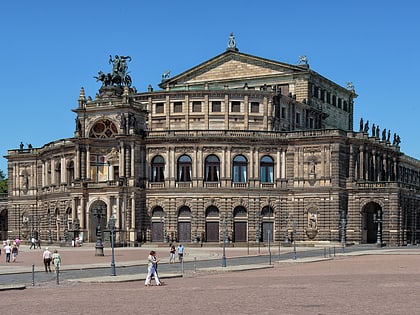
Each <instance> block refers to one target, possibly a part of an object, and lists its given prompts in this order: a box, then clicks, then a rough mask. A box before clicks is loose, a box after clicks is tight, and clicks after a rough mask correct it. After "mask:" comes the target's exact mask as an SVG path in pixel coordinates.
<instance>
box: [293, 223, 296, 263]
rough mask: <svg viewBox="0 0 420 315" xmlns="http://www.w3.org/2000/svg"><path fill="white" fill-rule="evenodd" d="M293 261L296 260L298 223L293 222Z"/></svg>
mask: <svg viewBox="0 0 420 315" xmlns="http://www.w3.org/2000/svg"><path fill="white" fill-rule="evenodd" d="M293 259H294V260H296V221H294V220H293Z"/></svg>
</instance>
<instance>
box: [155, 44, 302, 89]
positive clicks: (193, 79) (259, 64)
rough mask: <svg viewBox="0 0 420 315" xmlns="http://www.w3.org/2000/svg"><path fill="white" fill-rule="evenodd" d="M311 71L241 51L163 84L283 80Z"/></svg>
mask: <svg viewBox="0 0 420 315" xmlns="http://www.w3.org/2000/svg"><path fill="white" fill-rule="evenodd" d="M307 71H308V69H305V68H302V67H300V66H293V65H289V64H286V63H282V62H278V61H273V60H269V59H264V58H260V57H256V56H252V55H248V54H244V53H239V52H237V51H227V52H225V53H223V54H220V55H218V56H216V57H214V58H212V59H210V60H208V61H206V62H204V63H202V64H200V65H198V66H196V67H193V68H191V69H190V70H187V71H185V72H183V73H181V74H179V75H177V76H175V77H173V78H170V79H168V80H166V81H164V82H162V83H161V87H164V86H165V85H168V84H169V85H171V86H177V85H197V84H203V83H211V82H216V81H217V82H224V81H226V82H229V81H237V80H249V79H252V78H254V77H260V78H261V77H270V76H282V75H287V74H290V75H291V74H296V73H298V72H299V73H302V72H307Z"/></svg>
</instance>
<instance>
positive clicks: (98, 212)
mask: <svg viewBox="0 0 420 315" xmlns="http://www.w3.org/2000/svg"><path fill="white" fill-rule="evenodd" d="M105 211H106V207H105V206H104V205H97V206H96V207H95V208H93V209H92V214H93V215H94V216H96V217H97V219H98V225H97V227H96V244H95V249H96V251H95V256H103V255H104V245H103V244H102V230H101V218H102V217H103V216H104V215H105Z"/></svg>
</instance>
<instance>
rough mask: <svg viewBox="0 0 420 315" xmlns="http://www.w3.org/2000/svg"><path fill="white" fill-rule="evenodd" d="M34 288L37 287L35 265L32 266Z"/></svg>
mask: <svg viewBox="0 0 420 315" xmlns="http://www.w3.org/2000/svg"><path fill="white" fill-rule="evenodd" d="M32 286H35V265H34V264H32Z"/></svg>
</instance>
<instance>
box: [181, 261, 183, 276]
mask: <svg viewBox="0 0 420 315" xmlns="http://www.w3.org/2000/svg"><path fill="white" fill-rule="evenodd" d="M181 275H182V276H184V259H183V260H181Z"/></svg>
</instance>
